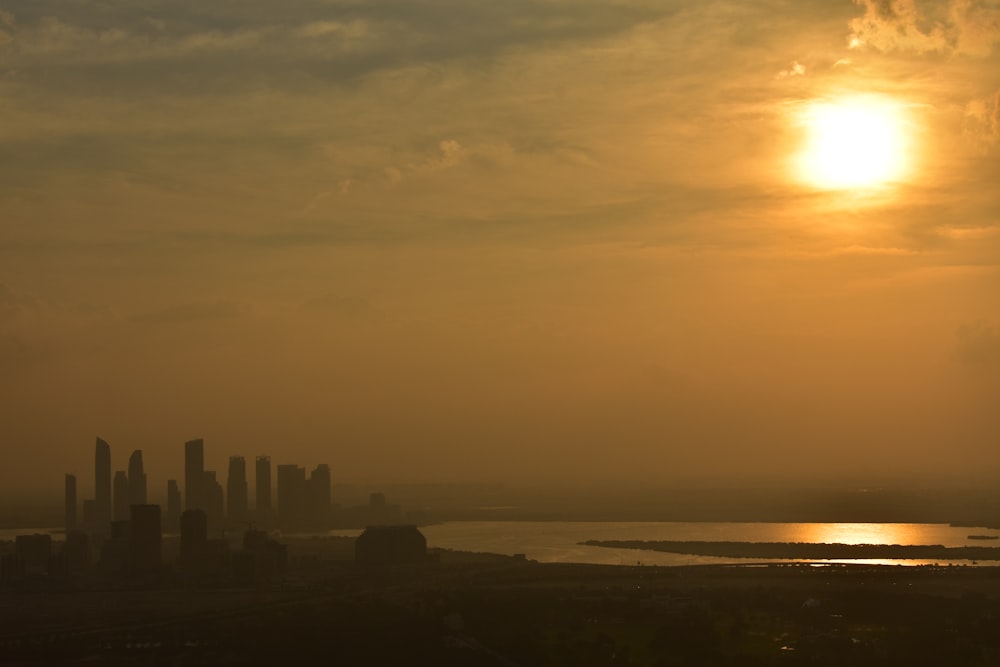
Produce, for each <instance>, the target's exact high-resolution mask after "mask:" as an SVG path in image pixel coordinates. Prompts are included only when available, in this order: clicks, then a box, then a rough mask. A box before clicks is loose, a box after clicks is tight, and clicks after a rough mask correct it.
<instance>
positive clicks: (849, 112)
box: [794, 97, 910, 190]
mask: <svg viewBox="0 0 1000 667" xmlns="http://www.w3.org/2000/svg"><path fill="white" fill-rule="evenodd" d="M801 122H802V125H803V126H804V128H805V131H806V136H805V142H804V145H803V149H802V152H801V153H800V154H799V155H798V156H797V159H796V160H795V167H794V168H795V171H796V174H797V176H798V178H799V179H800V180H802V181H804V182H805V183H807V184H809V185H811V186H813V187H817V188H822V189H828V190H846V189H865V188H876V187H881V186H885V185H888V184H891V183H894V182H899V181H901V180H903V178H904V177H905V176H906V175H907V172H908V170H909V167H910V156H909V137H908V132H907V126H908V123H907V119H906V117H905V114H904V112H903V109H902V106H901V105H899V104H895V103H893V102H891V101H888V100H885V99H882V98H870V97H849V98H841V99H838V100H833V101H823V102H815V103H812V104H809V105H807V106H806V107H805V108H804V109H803V111H802V114H801Z"/></svg>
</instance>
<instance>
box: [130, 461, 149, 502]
mask: <svg viewBox="0 0 1000 667" xmlns="http://www.w3.org/2000/svg"><path fill="white" fill-rule="evenodd" d="M128 502H129V505H145V504H146V473H145V471H144V470H143V469H142V450H141V449H137V450H135V451H134V452H132V456H130V457H129V459H128Z"/></svg>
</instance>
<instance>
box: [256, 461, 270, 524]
mask: <svg viewBox="0 0 1000 667" xmlns="http://www.w3.org/2000/svg"><path fill="white" fill-rule="evenodd" d="M256 484H257V489H256V491H255V493H256V496H257V504H256V505H255V506H254V507H255V509H256V515H257V523H258V524H260V525H262V526H268V525H269V524H270V523H271V514H272V512H273V511H274V510H273V509H272V507H271V458H270V457H269V456H258V457H257V475H256Z"/></svg>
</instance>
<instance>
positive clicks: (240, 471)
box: [226, 456, 250, 528]
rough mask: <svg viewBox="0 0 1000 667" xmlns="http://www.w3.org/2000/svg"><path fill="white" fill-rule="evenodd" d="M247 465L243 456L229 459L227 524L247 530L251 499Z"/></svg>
mask: <svg viewBox="0 0 1000 667" xmlns="http://www.w3.org/2000/svg"><path fill="white" fill-rule="evenodd" d="M247 495H248V490H247V463H246V459H244V458H243V457H242V456H230V457H229V476H228V477H227V478H226V499H227V501H228V506H227V508H226V509H227V519H228V521H227V523H228V524H229V525H231V526H234V527H237V528H246V523H247V521H248V520H249V516H248V515H249V502H250V501H249V499H248V497H247Z"/></svg>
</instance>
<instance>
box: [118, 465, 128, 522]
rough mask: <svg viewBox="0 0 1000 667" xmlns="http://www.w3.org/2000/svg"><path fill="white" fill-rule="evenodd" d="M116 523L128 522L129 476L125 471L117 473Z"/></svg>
mask: <svg viewBox="0 0 1000 667" xmlns="http://www.w3.org/2000/svg"><path fill="white" fill-rule="evenodd" d="M114 489H115V513H114V520H115V521H128V516H129V514H128V475H126V474H125V471H124V470H116V471H115V481H114Z"/></svg>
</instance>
